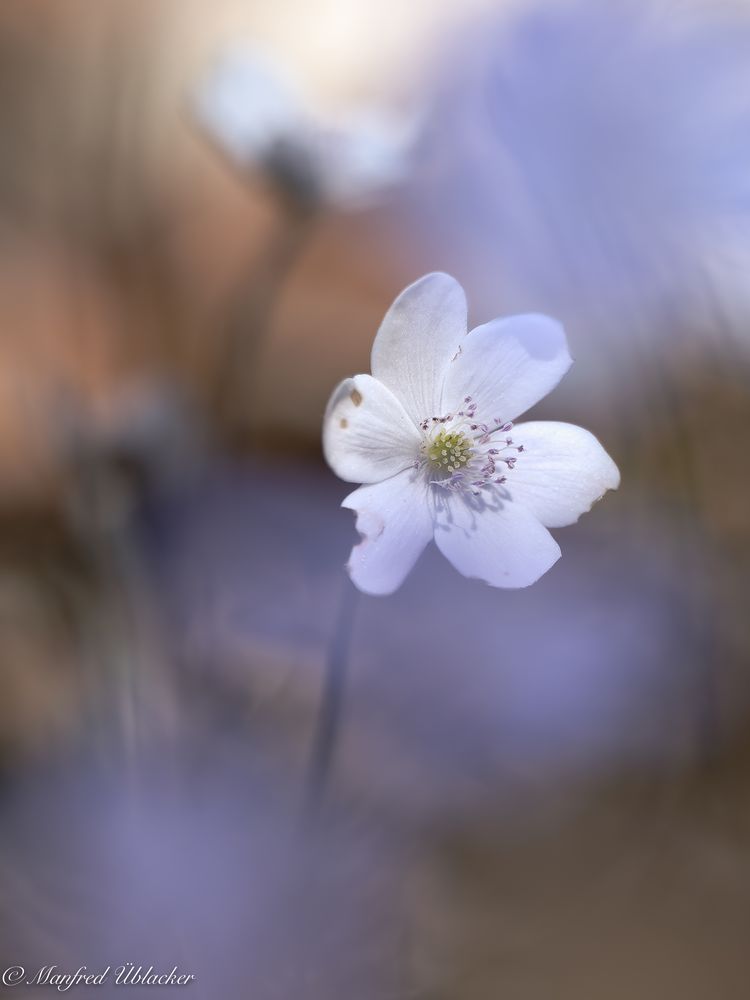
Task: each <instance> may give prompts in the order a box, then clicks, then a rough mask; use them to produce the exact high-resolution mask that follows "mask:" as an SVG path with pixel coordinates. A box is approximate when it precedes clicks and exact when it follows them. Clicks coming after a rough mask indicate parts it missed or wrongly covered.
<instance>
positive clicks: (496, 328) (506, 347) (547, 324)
mask: <svg viewBox="0 0 750 1000" xmlns="http://www.w3.org/2000/svg"><path fill="white" fill-rule="evenodd" d="M572 363H573V359H572V358H571V356H570V354H569V353H568V344H567V341H566V339H565V331H564V330H563V328H562V326H561V325H560V324H559V323H558V322H557V321H556V320H553V319H550V318H549V317H548V316H538V315H534V314H529V315H524V316H510V317H508V318H507V319H495V320H493V321H492V322H491V323H485V324H484V325H483V326H478V327H476V328H475V329H474V330H472V331H471V333H470V334H469V335H468V337H467V338H466V339H465V340H464V341H463V343H462V344H461V353H460V354H459V355H458V357H457V358H456V359H455V361H453V362H452V363H451V365H450V367H449V369H448V373H447V375H446V380H445V387H444V391H443V406H444V407H445V408H447V409H449V410H455V409H458V408H459V407H460V405H461V404H462V403H463V400H464V398H465V397H466V396H471V398H472V400H473V401H474V402H475V403H476V404H477V418H478V419H479V420H482V421H485V422H487V423H489V422H490V421H491V420H492V419H494V418H495V417H498V418H499V419H500V420H502V421H503V422H505V421H506V420H515V418H516V417H517V416H518V415H519V414H520V413H524V412H525V411H526V410H528V409H529V407H530V406H533V405H534V403H536V402H538V401H539V400H540V399H542V397H544V396H546V395H547V393H548V392H550V391H551V390H552V389H554V387H555V386H556V385H557V383H558V382H559V381H560V379H561V378H562V377H563V375H564V374H565V373H566V372H567V370H568V369H569V368H570V366H571V364H572Z"/></svg>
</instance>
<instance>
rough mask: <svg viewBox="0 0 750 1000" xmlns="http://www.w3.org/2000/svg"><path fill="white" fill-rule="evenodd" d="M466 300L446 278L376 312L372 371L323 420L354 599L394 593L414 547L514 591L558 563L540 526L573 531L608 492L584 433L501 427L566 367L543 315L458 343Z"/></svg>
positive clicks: (611, 473) (562, 345)
mask: <svg viewBox="0 0 750 1000" xmlns="http://www.w3.org/2000/svg"><path fill="white" fill-rule="evenodd" d="M466 330H467V318H466V297H465V295H464V292H463V289H462V288H461V286H460V285H459V284H458V282H457V281H455V279H453V278H451V277H449V276H448V275H447V274H428V275H427V276H426V277H424V278H421V279H420V280H419V281H417V282H415V283H414V284H413V285H410V286H409V288H407V289H406V290H405V291H404V292H402V293H401V295H400V296H399V297H398V298H397V299H396V301H395V302H394V304H393V305H392V306H391V308H390V310H389V311H388V313H387V314H386V317H385V319H384V320H383V322H382V324H381V326H380V329H379V330H378V333H377V336H376V337H375V343H374V344H373V348H372V362H371V364H372V375H355V376H354V377H353V378H348V379H345V380H344V381H343V382H342V383H341V384H340V385H339V386H338V387H337V388H336V390H335V391H334V393H333V395H332V397H331V400H330V402H329V404H328V408H327V410H326V415H325V420H324V427H323V450H324V452H325V456H326V459H327V461H328V463H329V465H330V466H331V468H332V469H333V470H334V472H336V474H337V475H338V476H340V477H341V478H342V479H344V480H347V481H348V482H355V483H364V484H365V485H363V486H361V487H360V488H359V489H357V490H355V491H354V492H353V493H351V494H350V495H349V496H348V497H346V499H345V500H344V501H343V504H342V506H344V507H348V508H350V509H351V510H354V511H356V513H357V530H358V531H359V532H360V534H361V535H362V542H361V543H360V544H359V545H357V546H356V547H355V548H354V549H353V550H352V554H351V558H350V561H349V566H348V569H349V573H350V575H351V578H352V580H353V581H354V583H355V584H356V586H357V587H359V589H360V590H363V591H365V592H366V593H370V594H389V593H392V592H393V591H394V590H396V588H397V587H399V586H400V584H401V583H402V582H403V580H404V578H405V577H406V575H407V574H408V572H409V570H410V569H411V568H412V566H413V565H414V563H415V562H416V560H417V558H418V557H419V555H420V553H421V552H422V550H423V549H424V547H425V546H426V545H427V543H428V542H429V541H430V540H431V539H433V538H434V540H435V542H436V544H437V546H438V548H439V549H440V551H441V552H442V553H443V555H445V556H446V557H447V558H448V559H449V560H450V562H451V563H453V565H454V566H455V567H456V569H458V570H459V571H460V572H461V573H463V574H464V575H466V576H471V577H479V578H480V579H482V580H485V581H486V582H487V583H489V584H492V585H493V586H495V587H526V586H528V585H529V584H531V583H534V582H535V581H536V580H538V579H539V577H540V576H541V575H542V574H543V573H545V572H546V571H547V570H548V569H549V568H550V567H551V566H552V565H553V563H555V562H556V561H557V560H558V559H559V557H560V549H559V547H558V544H557V542H556V541H555V540H554V538H553V537H552V535H550V533H549V531H548V530H547V528H560V527H562V526H563V525H567V524H573V523H574V522H575V521H577V520H578V518H579V517H580V515H581V514H582V513H584V512H585V511H587V510H589V509H590V507H591V505H592V504H593V503H594V502H595V501H596V500H598V499H599V498H600V497H601V496H602V495H603V494H604V493H605V492H606V491H607V490H609V489H616V488H617V486H618V485H619V482H620V474H619V472H618V470H617V466H616V465H615V464H614V462H613V461H612V459H611V458H610V457H609V455H607V453H606V452H605V451H604V449H603V448H602V446H601V445H600V444H599V442H598V441H597V440H596V438H595V437H593V435H591V434H590V433H589V432H588V431H585V430H583V429H582V428H581V427H575V426H573V425H572V424H564V423H551V422H531V423H522V424H516V425H513V423H512V421H514V420H515V419H516V417H517V416H518V415H519V414H522V413H524V412H525V411H526V410H528V409H529V407H531V406H533V405H534V403H536V402H538V400H540V399H541V398H542V397H543V396H546V395H547V393H548V392H549V391H550V390H551V389H553V388H554V387H555V386H556V385H557V383H558V382H559V381H560V379H561V378H562V377H563V375H564V374H565V373H566V372H567V370H568V368H569V367H570V365H571V363H572V359H571V357H570V355H569V353H568V346H567V342H566V339H565V333H564V331H563V329H562V327H561V326H560V324H559V323H557V322H555V321H554V320H552V319H549V318H547V317H546V316H537V315H526V316H513V317H510V318H508V319H496V320H493V321H492V322H491V323H485V324H484V325H483V326H479V327H477V328H476V329H474V330H472V331H471V333H469V334H468V336H467V333H466Z"/></svg>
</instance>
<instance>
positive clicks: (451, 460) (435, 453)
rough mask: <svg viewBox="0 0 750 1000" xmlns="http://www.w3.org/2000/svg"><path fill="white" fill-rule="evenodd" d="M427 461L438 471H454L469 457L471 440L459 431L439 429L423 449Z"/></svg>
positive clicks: (464, 463) (465, 462)
mask: <svg viewBox="0 0 750 1000" xmlns="http://www.w3.org/2000/svg"><path fill="white" fill-rule="evenodd" d="M425 454H426V456H427V461H428V462H429V463H430V465H431V466H432V468H433V469H436V470H438V471H440V472H450V473H452V472H456V471H457V470H458V469H461V468H463V466H464V465H466V464H467V462H468V461H469V459H470V458H471V441H470V440H469V438H467V437H466V435H465V434H461V433H460V432H459V431H446V430H440V431H439V432H438V433H437V434H436V435H435V437H434V438H433V439H432V441H430V442H429V443H428V444H427V446H426V449H425Z"/></svg>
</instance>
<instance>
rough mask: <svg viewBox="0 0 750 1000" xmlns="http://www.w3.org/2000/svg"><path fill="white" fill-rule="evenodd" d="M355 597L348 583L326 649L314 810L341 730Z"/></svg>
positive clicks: (310, 789) (310, 786) (312, 771)
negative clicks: (329, 642)
mask: <svg viewBox="0 0 750 1000" xmlns="http://www.w3.org/2000/svg"><path fill="white" fill-rule="evenodd" d="M358 597H359V591H358V590H357V589H356V588H355V587H354V586H353V585H352V584H351V583H350V582H349V580H347V581H346V583H345V585H344V591H343V594H342V595H341V604H340V605H339V612H338V617H337V619H336V625H335V628H334V631H333V636H332V638H331V644H330V646H329V647H328V658H327V662H326V672H325V678H324V687H323V695H322V700H321V704H320V710H319V712H318V718H317V723H316V727H315V735H314V738H313V745H312V751H311V753H310V764H309V770H308V777H307V798H308V804H309V806H310V807H311V808H313V809H314V808H315V807H316V806H317V805H318V804H319V803H320V802H321V800H322V798H323V795H324V793H325V789H326V785H327V783H328V778H329V775H330V772H331V762H332V760H333V756H334V753H335V751H336V743H337V740H338V735H339V730H340V728H341V717H342V709H343V704H344V691H345V687H346V668H347V663H348V661H349V651H350V649H351V640H352V633H353V631H354V617H355V612H356V609H357V601H358Z"/></svg>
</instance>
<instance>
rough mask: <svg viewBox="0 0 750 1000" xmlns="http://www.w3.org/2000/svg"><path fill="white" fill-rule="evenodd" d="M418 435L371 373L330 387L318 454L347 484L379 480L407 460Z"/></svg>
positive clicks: (415, 449) (410, 461) (411, 459)
mask: <svg viewBox="0 0 750 1000" xmlns="http://www.w3.org/2000/svg"><path fill="white" fill-rule="evenodd" d="M420 440H421V439H420V435H419V431H418V430H417V428H416V426H415V425H414V423H413V422H412V421H411V420H409V418H408V417H407V415H406V413H405V411H404V408H403V406H402V405H401V404H400V403H399V401H398V400H397V399H396V397H395V396H394V395H393V393H392V392H391V391H390V389H386V387H385V386H384V385H381V383H380V382H378V381H377V379H374V378H372V376H371V375H355V376H354V378H347V379H344V381H343V382H341V384H340V385H338V386H337V387H336V389H334V391H333V394H332V395H331V398H330V400H329V402H328V407H327V408H326V415H325V418H324V420H323V454H324V455H325V458H326V461H327V462H328V464H329V465H330V466H331V468H332V469H333V471H334V472H335V473H336V475H337V476H339V477H340V478H341V479H344V480H346V481H347V482H350V483H379V482H381V481H382V480H383V479H388V478H389V477H390V476H395V474H396V473H397V472H401V471H402V470H403V469H407V468H408V467H409V466H411V465H413V464H414V462H415V460H416V459H417V457H418V454H419V443H420Z"/></svg>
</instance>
